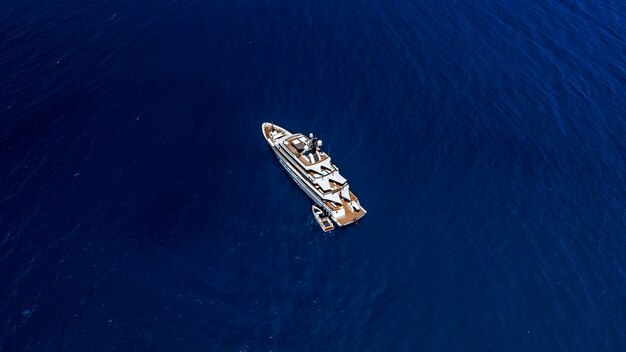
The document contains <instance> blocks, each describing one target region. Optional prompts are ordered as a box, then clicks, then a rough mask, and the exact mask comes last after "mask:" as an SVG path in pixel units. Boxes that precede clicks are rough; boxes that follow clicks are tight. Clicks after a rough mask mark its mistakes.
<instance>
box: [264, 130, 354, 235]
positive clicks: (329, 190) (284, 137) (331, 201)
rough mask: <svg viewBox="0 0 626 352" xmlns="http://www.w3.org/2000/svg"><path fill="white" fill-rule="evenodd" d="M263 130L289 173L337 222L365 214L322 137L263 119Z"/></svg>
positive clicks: (345, 221) (351, 219) (341, 223)
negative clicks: (323, 149) (328, 152)
mask: <svg viewBox="0 0 626 352" xmlns="http://www.w3.org/2000/svg"><path fill="white" fill-rule="evenodd" d="M262 130H263V136H264V137H265V139H266V141H267V142H268V143H269V144H270V146H271V147H272V149H273V151H274V153H275V154H276V156H277V157H278V160H279V161H280V163H281V164H282V165H283V167H284V168H285V169H286V170H287V172H288V173H289V175H290V176H291V177H292V178H293V179H294V181H295V182H296V183H297V184H298V186H300V188H302V190H303V191H304V192H305V193H306V194H307V195H308V196H309V197H310V198H311V199H312V200H313V201H315V203H316V204H317V205H319V206H320V207H321V208H322V209H323V211H324V212H326V213H327V214H328V215H329V216H330V218H331V219H332V220H333V221H334V222H335V223H336V224H337V225H339V226H344V225H348V224H350V223H352V222H355V221H357V220H358V219H360V218H362V217H363V216H364V215H365V213H366V211H365V209H363V207H361V205H360V203H359V200H358V198H357V197H356V196H355V195H354V193H352V191H351V190H350V186H349V185H348V181H347V180H346V179H345V178H344V177H343V176H342V175H341V174H340V173H339V168H338V167H337V166H336V165H335V164H334V163H333V162H332V160H331V158H330V156H329V155H328V154H326V153H325V152H324V151H322V150H321V147H322V145H323V144H322V141H321V140H319V139H317V138H316V137H315V136H314V135H313V134H309V135H308V136H305V135H303V134H301V133H291V132H289V131H287V130H286V129H284V128H282V127H279V126H276V125H274V124H270V123H264V124H263V125H262Z"/></svg>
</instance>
